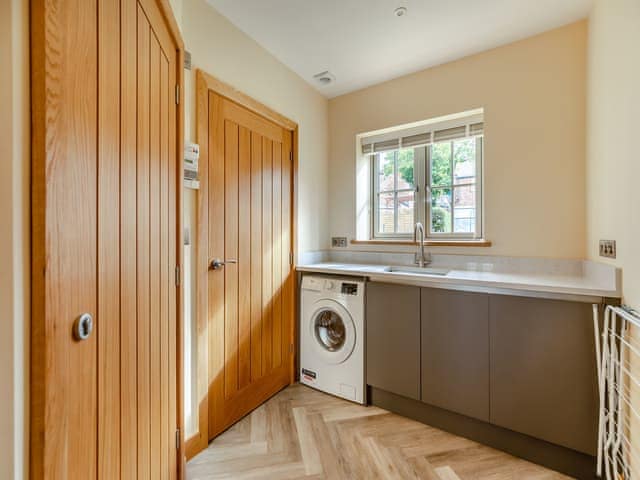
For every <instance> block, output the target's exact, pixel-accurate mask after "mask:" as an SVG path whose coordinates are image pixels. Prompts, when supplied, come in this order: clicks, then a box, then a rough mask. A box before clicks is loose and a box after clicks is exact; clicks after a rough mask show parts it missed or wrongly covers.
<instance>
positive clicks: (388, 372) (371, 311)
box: [366, 283, 420, 400]
mask: <svg viewBox="0 0 640 480" xmlns="http://www.w3.org/2000/svg"><path fill="white" fill-rule="evenodd" d="M366 315H367V327H366V332H367V333H366V336H367V345H366V352H367V353H366V357H367V358H366V369H367V370H366V377H367V380H366V381H367V384H369V385H371V386H374V387H377V388H380V389H382V390H386V391H387V392H391V393H395V394H398V395H402V396H403V397H407V398H413V399H415V400H419V399H420V288H419V287H410V286H405V285H388V284H382V283H368V284H367V304H366Z"/></svg>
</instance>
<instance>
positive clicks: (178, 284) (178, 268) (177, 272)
mask: <svg viewBox="0 0 640 480" xmlns="http://www.w3.org/2000/svg"><path fill="white" fill-rule="evenodd" d="M179 286H180V265H176V287H179Z"/></svg>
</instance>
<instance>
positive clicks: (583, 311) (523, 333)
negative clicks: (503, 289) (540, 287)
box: [489, 295, 598, 455]
mask: <svg viewBox="0 0 640 480" xmlns="http://www.w3.org/2000/svg"><path fill="white" fill-rule="evenodd" d="M591 308H592V307H591V305H590V304H587V303H578V302H567V301H558V300H545V299H537V298H523V297H511V296H504V295H492V296H491V297H490V306H489V312H490V331H491V334H490V338H491V346H490V348H491V350H490V358H491V364H490V368H489V370H490V377H491V380H490V390H491V417H490V421H491V423H493V424H495V425H499V426H502V427H506V428H508V429H511V430H515V431H516V432H521V433H525V434H527V435H531V436H533V437H536V438H540V439H543V440H547V441H549V442H552V443H555V444H557V445H562V446H565V447H568V448H571V449H573V450H577V451H580V452H584V453H588V454H590V455H593V454H595V451H596V445H597V441H596V436H597V415H598V398H597V395H598V391H597V388H598V387H597V373H596V362H595V340H594V333H593V323H592V321H591V314H592V313H591V312H592V310H591Z"/></svg>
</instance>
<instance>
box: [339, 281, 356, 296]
mask: <svg viewBox="0 0 640 480" xmlns="http://www.w3.org/2000/svg"><path fill="white" fill-rule="evenodd" d="M340 293H342V294H344V295H358V284H357V283H347V282H342V285H341V287H340Z"/></svg>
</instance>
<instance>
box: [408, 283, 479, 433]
mask: <svg viewBox="0 0 640 480" xmlns="http://www.w3.org/2000/svg"><path fill="white" fill-rule="evenodd" d="M421 325H422V332H421V339H422V342H421V347H422V348H421V352H422V359H421V360H422V401H423V402H425V403H428V404H430V405H434V406H436V407H440V408H445V409H447V410H450V411H452V412H456V413H461V414H463V415H467V416H469V417H473V418H477V419H479V420H484V421H489V298H488V295H486V294H480V293H467V292H456V291H451V290H441V289H434V288H423V289H422V298H421Z"/></svg>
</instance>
